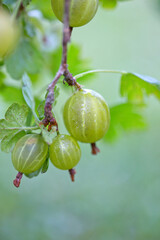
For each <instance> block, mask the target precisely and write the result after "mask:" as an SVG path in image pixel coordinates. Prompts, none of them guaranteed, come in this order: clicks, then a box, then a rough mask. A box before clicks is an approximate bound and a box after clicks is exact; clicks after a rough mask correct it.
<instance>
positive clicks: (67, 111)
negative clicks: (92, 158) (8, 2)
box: [63, 89, 110, 143]
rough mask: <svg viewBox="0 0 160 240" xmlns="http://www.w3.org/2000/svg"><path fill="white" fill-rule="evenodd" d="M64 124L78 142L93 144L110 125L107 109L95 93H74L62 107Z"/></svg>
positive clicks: (100, 97)
mask: <svg viewBox="0 0 160 240" xmlns="http://www.w3.org/2000/svg"><path fill="white" fill-rule="evenodd" d="M63 117H64V123H65V126H66V128H67V130H68V132H69V133H70V134H71V135H72V136H73V137H74V138H75V139H77V140H78V141H80V142H85V143H94V142H96V141H98V140H99V139H101V138H102V137H103V136H104V135H105V134H106V132H107V130H108V128H109V123H110V112H109V108H108V106H107V104H106V102H105V100H104V99H103V97H102V96H101V95H100V94H98V93H97V92H95V91H92V90H88V89H83V90H79V91H77V92H75V93H74V94H73V95H72V96H71V97H70V98H69V99H68V100H67V102H66V104H65V106H64V112H63Z"/></svg>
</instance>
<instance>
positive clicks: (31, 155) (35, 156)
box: [12, 134, 48, 174]
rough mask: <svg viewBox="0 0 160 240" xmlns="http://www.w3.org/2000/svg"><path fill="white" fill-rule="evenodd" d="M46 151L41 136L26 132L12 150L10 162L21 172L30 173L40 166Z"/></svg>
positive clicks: (46, 147) (46, 146)
mask: <svg viewBox="0 0 160 240" xmlns="http://www.w3.org/2000/svg"><path fill="white" fill-rule="evenodd" d="M47 153H48V145H47V143H45V142H44V140H43V138H42V136H40V135H38V134H28V135H25V136H24V137H22V138H21V139H20V140H19V141H18V142H17V143H16V145H15V147H14V149H13V152H12V163H13V166H14V167H15V169H16V170H17V171H19V172H21V173H26V174H29V173H32V172H35V171H37V170H38V169H39V168H41V167H42V165H43V163H44V162H45V160H46V157H47Z"/></svg>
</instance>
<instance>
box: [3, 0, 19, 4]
mask: <svg viewBox="0 0 160 240" xmlns="http://www.w3.org/2000/svg"><path fill="white" fill-rule="evenodd" d="M15 2H17V0H4V1H2V3H4V4H13V3H15Z"/></svg>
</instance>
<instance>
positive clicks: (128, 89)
mask: <svg viewBox="0 0 160 240" xmlns="http://www.w3.org/2000/svg"><path fill="white" fill-rule="evenodd" d="M120 92H121V95H122V97H126V98H127V99H128V101H129V102H131V103H138V104H139V103H140V104H141V103H143V102H144V97H145V96H146V95H148V96H149V95H154V96H155V97H156V98H158V99H160V81H158V80H156V79H154V78H151V77H148V76H143V75H140V74H136V73H127V74H123V75H122V78H121V88H120Z"/></svg>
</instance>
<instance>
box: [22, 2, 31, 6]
mask: <svg viewBox="0 0 160 240" xmlns="http://www.w3.org/2000/svg"><path fill="white" fill-rule="evenodd" d="M30 2H31V0H23V5H24V7H26V6H27V5H28V4H30Z"/></svg>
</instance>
